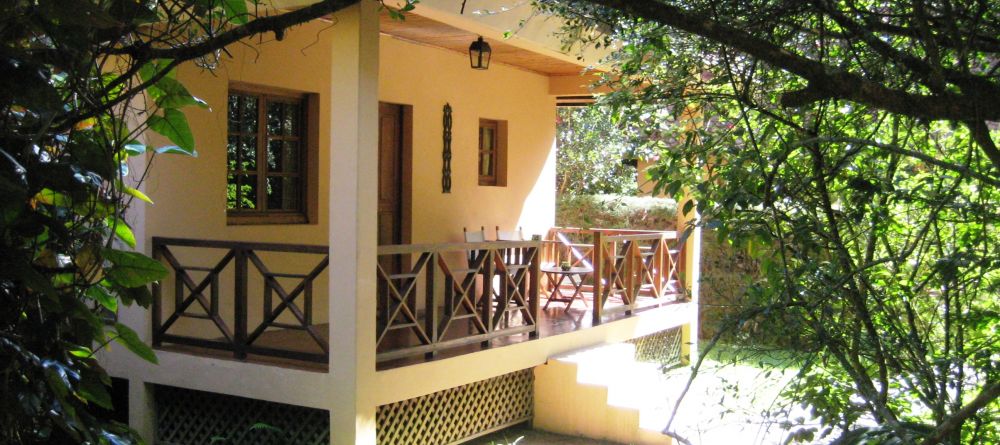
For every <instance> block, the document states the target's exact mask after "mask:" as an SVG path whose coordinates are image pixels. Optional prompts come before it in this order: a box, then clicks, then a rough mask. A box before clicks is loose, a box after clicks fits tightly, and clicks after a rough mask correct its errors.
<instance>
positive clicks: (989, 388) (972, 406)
mask: <svg viewBox="0 0 1000 445" xmlns="http://www.w3.org/2000/svg"><path fill="white" fill-rule="evenodd" d="M998 397H1000V382H989V383H987V384H986V386H985V387H984V388H983V390H982V391H980V392H979V395H978V396H976V398H975V399H972V401H971V402H969V404H968V405H965V406H963V407H962V409H960V410H958V412H956V413H955V414H954V415H952V416H951V417H949V418H947V419H945V420H944V422H941V423H940V424H938V427H937V428H936V429H934V431H933V432H932V433H931V434H930V436H927V438H926V439H924V441H923V442H921V443H920V445H935V444H938V443H941V441H942V440H944V438H945V437H946V436H948V435H949V434H951V433H952V432H954V430H955V429H956V428H960V427H961V426H962V423H964V422H965V420H966V419H968V418H969V417H972V416H974V415H975V414H976V413H977V412H979V410H980V409H983V408H984V407H985V406H986V405H989V404H990V403H991V402H993V401H994V400H996V399H997V398H998Z"/></svg>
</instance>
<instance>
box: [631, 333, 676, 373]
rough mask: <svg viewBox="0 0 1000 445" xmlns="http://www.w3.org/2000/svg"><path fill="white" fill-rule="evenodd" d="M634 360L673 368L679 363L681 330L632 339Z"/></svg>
mask: <svg viewBox="0 0 1000 445" xmlns="http://www.w3.org/2000/svg"><path fill="white" fill-rule="evenodd" d="M629 343H632V344H634V345H635V359H636V360H637V361H640V362H652V363H659V364H661V365H665V366H674V365H679V364H680V363H681V328H673V329H666V330H663V331H660V332H654V333H652V334H649V335H647V336H645V337H639V338H633V339H632V340H629Z"/></svg>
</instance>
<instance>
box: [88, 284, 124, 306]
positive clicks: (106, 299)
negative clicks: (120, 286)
mask: <svg viewBox="0 0 1000 445" xmlns="http://www.w3.org/2000/svg"><path fill="white" fill-rule="evenodd" d="M86 295H87V297H88V298H91V299H93V300H94V301H96V302H98V303H100V305H101V306H104V308H105V309H107V310H109V311H111V312H118V299H117V298H115V296H114V295H111V293H110V292H108V289H106V288H105V287H103V286H91V287H89V288H87V293H86Z"/></svg>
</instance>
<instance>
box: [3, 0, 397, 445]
mask: <svg viewBox="0 0 1000 445" xmlns="http://www.w3.org/2000/svg"><path fill="white" fill-rule="evenodd" d="M353 3H356V1H355V0H324V1H319V2H316V3H313V4H310V5H306V6H303V7H301V8H299V9H295V10H293V11H274V10H266V9H265V7H264V6H263V5H258V4H256V3H253V2H250V3H248V2H245V1H243V0H162V1H154V2H146V1H140V0H12V1H7V2H3V4H0V36H2V43H0V79H2V80H0V442H2V443H26V444H30V443H52V442H55V443H61V442H76V443H128V442H132V441H135V440H138V438H137V437H135V435H134V433H132V432H131V431H129V429H128V428H127V427H126V426H124V425H120V424H114V423H107V422H105V421H102V420H101V419H98V418H97V417H96V416H95V415H93V414H92V411H93V408H94V406H99V407H103V408H111V406H110V405H111V398H110V397H109V395H108V392H107V390H106V387H107V385H108V384H109V379H108V376H107V374H106V372H105V371H104V370H103V369H102V368H101V366H100V365H99V364H98V363H97V361H96V360H95V358H94V352H95V351H96V350H97V349H100V348H102V347H104V346H106V345H107V344H108V343H110V342H113V341H117V342H119V343H122V344H123V345H124V346H125V347H126V348H128V349H130V350H131V351H133V352H135V353H136V354H138V355H139V356H140V357H142V358H144V359H146V360H150V361H155V355H154V354H153V353H152V351H151V350H150V349H149V347H148V346H146V345H144V344H143V343H142V342H141V341H140V340H139V336H138V335H137V334H136V333H135V332H133V331H132V330H130V329H129V328H128V327H126V326H124V325H122V324H119V323H117V322H116V317H115V315H116V313H117V310H118V308H119V307H120V306H121V305H123V304H124V305H129V304H140V305H143V306H145V305H148V304H149V302H150V295H149V291H148V289H147V287H146V285H147V284H148V283H150V282H151V281H154V280H157V279H160V278H162V277H163V276H164V275H165V273H166V271H165V270H164V268H163V267H162V266H161V265H160V264H159V263H158V262H156V261H154V260H152V259H150V258H148V257H146V256H144V255H141V254H139V253H135V252H131V251H130V250H129V249H130V248H131V247H134V246H135V242H136V240H135V236H134V235H133V233H132V231H131V229H130V228H129V226H128V223H127V222H126V220H125V218H126V213H125V212H126V209H127V208H128V206H129V205H130V204H131V203H132V201H133V200H135V199H138V200H140V201H146V202H150V198H148V197H147V196H145V195H144V194H143V193H142V192H140V191H139V190H138V189H137V188H136V187H137V183H138V182H139V181H141V178H142V177H143V176H144V175H145V172H129V171H128V165H129V164H128V160H129V158H131V157H136V156H151V157H152V156H155V155H156V154H159V153H181V154H186V155H192V156H193V155H195V154H196V152H195V142H194V139H193V136H192V134H191V131H190V129H189V127H188V124H187V121H186V119H185V118H184V114H183V112H182V111H181V109H182V108H184V107H188V106H201V107H204V106H207V104H205V103H204V102H203V101H201V100H200V99H198V98H195V97H193V96H192V95H191V94H190V93H189V92H188V91H187V89H185V87H184V86H183V85H182V84H181V83H180V82H178V81H177V79H176V78H175V77H174V71H175V68H176V67H177V66H178V65H180V64H181V63H185V62H193V63H198V64H199V65H201V66H203V67H205V68H208V69H211V68H213V67H214V65H215V64H216V63H217V62H218V60H219V58H220V57H221V54H222V52H223V51H224V48H225V47H226V46H227V45H230V44H233V43H236V42H238V41H240V40H241V39H244V38H247V37H250V36H253V35H257V34H260V33H264V32H273V33H274V35H275V37H276V38H277V39H279V40H280V39H281V38H282V36H283V35H284V32H285V30H286V29H287V28H289V27H291V26H294V25H297V24H300V23H303V22H305V21H308V20H311V19H314V18H317V17H321V16H324V15H327V14H330V13H332V12H335V11H337V10H339V9H341V8H343V7H345V6H348V5H351V4H353ZM412 7H413V4H412V2H406V3H403V4H402V5H401V7H400V8H399V9H398V10H397V9H392V10H390V11H389V12H390V14H391V15H393V16H397V17H398V16H400V15H401V11H408V10H410V9H412ZM216 106H217V107H218V106H224V104H216ZM147 130H151V131H153V132H156V133H159V134H161V135H163V136H165V137H166V138H167V139H169V140H170V141H171V142H172V144H171V145H167V146H163V147H146V146H145V145H144V144H143V143H142V142H141V141H142V138H141V137H140V136H139V135H140V134H141V133H142V132H144V131H147Z"/></svg>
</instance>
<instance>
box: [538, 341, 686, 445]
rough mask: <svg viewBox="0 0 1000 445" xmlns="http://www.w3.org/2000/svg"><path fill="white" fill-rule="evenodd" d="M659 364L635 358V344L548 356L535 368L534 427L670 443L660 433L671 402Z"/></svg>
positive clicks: (623, 440) (612, 438)
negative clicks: (665, 409) (667, 407)
mask: <svg viewBox="0 0 1000 445" xmlns="http://www.w3.org/2000/svg"><path fill="white" fill-rule="evenodd" d="M667 390H668V388H666V384H665V381H664V379H663V378H662V377H661V373H660V371H659V368H658V365H656V364H651V363H640V362H637V361H635V346H634V345H632V344H628V343H619V344H612V345H604V346H599V347H596V348H590V349H586V350H581V351H575V352H572V353H568V354H564V355H560V356H556V357H553V358H551V359H549V360H548V362H547V363H546V364H544V365H542V366H538V367H536V368H535V419H534V427H535V428H537V429H540V430H545V431H551V432H554V433H560V434H569V435H576V436H582V437H588V438H593V439H599V440H608V441H612V442H618V443H626V444H650V445H652V444H671V443H672V441H671V439H670V438H669V437H667V436H664V435H663V434H662V433H660V430H661V429H662V425H664V424H665V423H666V418H665V417H664V418H662V419H660V418H661V417H663V408H664V407H666V406H671V405H672V404H671V403H670V401H669V400H667V397H668V396H667V394H668V391H667Z"/></svg>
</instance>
